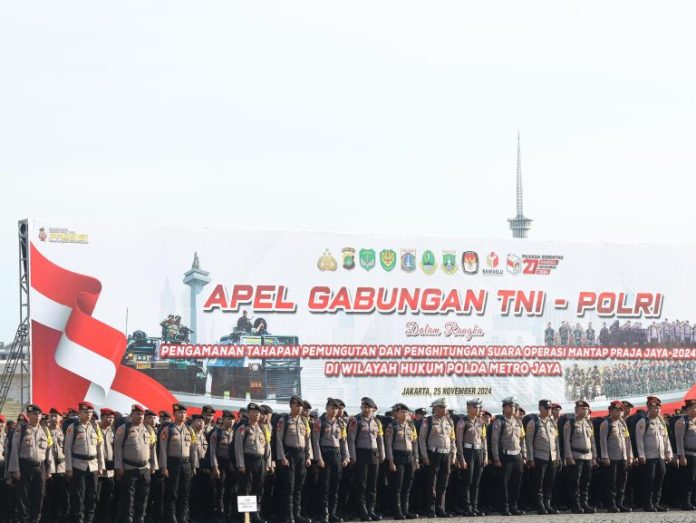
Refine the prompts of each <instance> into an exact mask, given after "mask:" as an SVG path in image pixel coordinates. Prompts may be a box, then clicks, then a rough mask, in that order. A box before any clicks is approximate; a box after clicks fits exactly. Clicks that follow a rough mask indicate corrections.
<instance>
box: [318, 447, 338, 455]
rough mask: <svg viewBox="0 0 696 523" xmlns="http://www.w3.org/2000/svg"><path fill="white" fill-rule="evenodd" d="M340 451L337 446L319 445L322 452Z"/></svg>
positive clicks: (334, 452) (332, 452)
mask: <svg viewBox="0 0 696 523" xmlns="http://www.w3.org/2000/svg"><path fill="white" fill-rule="evenodd" d="M340 452H341V449H340V448H339V447H321V453H322V454H338V453H340Z"/></svg>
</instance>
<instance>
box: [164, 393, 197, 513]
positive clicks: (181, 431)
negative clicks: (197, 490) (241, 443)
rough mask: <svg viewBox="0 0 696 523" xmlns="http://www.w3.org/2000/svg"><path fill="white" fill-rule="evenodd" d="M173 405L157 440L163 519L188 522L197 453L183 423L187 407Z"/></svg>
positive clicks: (190, 433)
mask: <svg viewBox="0 0 696 523" xmlns="http://www.w3.org/2000/svg"><path fill="white" fill-rule="evenodd" d="M172 409H173V410H174V422H173V423H170V424H169V425H167V426H165V427H163V428H162V431H161V432H160V441H159V466H160V472H161V473H162V478H163V480H164V521H165V523H188V520H189V519H188V517H189V495H190V491H191V476H192V475H193V469H194V468H195V467H196V466H197V465H198V463H197V461H198V460H197V455H196V453H195V452H194V451H193V450H192V449H193V446H194V444H195V435H194V433H193V429H191V427H189V426H187V425H186V407H185V406H183V405H181V404H180V403H175V404H174V405H173V406H172ZM192 460H193V462H192Z"/></svg>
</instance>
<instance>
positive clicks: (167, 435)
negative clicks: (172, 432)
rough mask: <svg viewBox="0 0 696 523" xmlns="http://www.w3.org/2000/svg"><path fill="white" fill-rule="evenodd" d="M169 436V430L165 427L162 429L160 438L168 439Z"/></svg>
mask: <svg viewBox="0 0 696 523" xmlns="http://www.w3.org/2000/svg"><path fill="white" fill-rule="evenodd" d="M168 437H169V430H167V429H165V430H163V431H162V434H160V438H162V439H167V438H168Z"/></svg>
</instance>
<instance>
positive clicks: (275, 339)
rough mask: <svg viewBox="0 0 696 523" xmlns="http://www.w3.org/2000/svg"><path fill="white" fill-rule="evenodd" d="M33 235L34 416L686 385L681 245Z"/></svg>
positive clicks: (695, 357)
mask: <svg viewBox="0 0 696 523" xmlns="http://www.w3.org/2000/svg"><path fill="white" fill-rule="evenodd" d="M30 238H31V254H30V283H31V293H30V311H31V320H32V329H31V347H32V355H31V357H32V399H33V400H34V401H35V402H37V403H39V404H41V405H45V406H49V405H53V406H57V407H59V408H65V407H68V406H73V405H75V404H76V403H77V402H78V401H80V400H82V399H87V400H90V401H92V402H94V403H96V404H97V405H108V406H110V407H113V408H117V409H123V410H127V409H128V408H129V405H130V404H131V403H133V402H139V403H143V404H145V405H147V406H148V407H150V408H153V409H160V408H169V407H170V405H171V403H172V402H174V401H176V400H178V401H182V402H185V403H188V404H190V405H194V406H195V405H198V406H200V405H203V404H213V405H216V406H218V407H224V406H228V407H232V408H234V407H239V406H242V405H244V404H246V403H247V402H248V401H250V400H256V401H259V402H263V403H268V404H270V405H285V404H286V403H287V400H288V398H289V397H290V396H291V395H293V394H300V395H302V396H303V397H305V398H306V399H308V400H309V401H310V402H312V403H313V404H316V405H317V406H321V405H323V402H324V401H325V398H326V397H327V396H331V397H338V398H342V399H343V400H344V401H345V402H346V403H347V405H348V407H349V410H350V411H354V410H355V409H356V408H357V406H358V405H359V403H360V398H361V397H362V396H370V397H372V398H373V399H375V401H376V402H377V403H378V405H379V407H380V409H382V410H387V409H388V408H389V407H390V406H391V405H392V404H394V403H396V402H401V401H402V402H404V403H406V404H407V405H409V406H410V407H412V408H416V407H420V406H428V405H429V404H430V403H431V402H432V401H433V400H434V399H436V398H439V397H443V396H444V397H446V398H447V400H448V401H449V403H450V405H451V406H452V407H453V408H454V409H463V408H464V406H465V403H466V400H467V399H469V398H471V397H481V398H482V399H483V400H484V403H485V405H486V406H487V407H488V408H490V409H491V410H495V409H496V408H497V406H498V405H500V400H501V399H502V398H504V397H506V396H510V395H514V396H515V397H517V398H518V399H519V401H520V403H521V404H522V405H523V406H525V407H527V408H534V407H535V405H536V403H537V401H538V400H539V399H541V398H545V399H551V400H553V401H557V402H559V403H561V404H563V405H565V406H570V405H571V404H572V403H573V402H574V401H575V400H577V399H580V398H583V399H586V400H589V401H590V402H591V404H592V405H593V408H595V409H597V410H604V409H605V408H606V405H607V404H608V401H609V400H610V399H614V398H621V399H629V398H635V401H636V402H638V403H640V402H641V401H642V400H644V398H645V396H646V395H648V394H657V395H659V396H661V397H662V398H663V401H664V402H670V401H672V402H681V400H682V399H683V398H684V397H685V395H687V394H688V393H689V390H690V389H691V388H692V387H693V386H694V383H696V321H695V320H696V308H695V307H694V289H696V276H694V274H695V272H694V267H696V247H693V246H655V245H643V244H641V245H619V244H613V245H612V244H593V243H565V242H536V241H529V240H480V239H465V238H443V237H418V236H412V237H411V236H409V237H402V236H380V235H373V234H362V235H347V234H335V233H310V232H287V231H255V230H224V229H213V228H167V227H142V226H137V227H135V226H123V225H103V224H90V223H60V222H56V221H32V220H30ZM638 403H637V404H638Z"/></svg>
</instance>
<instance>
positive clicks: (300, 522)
mask: <svg viewBox="0 0 696 523" xmlns="http://www.w3.org/2000/svg"><path fill="white" fill-rule="evenodd" d="M295 523H312V520H311V519H309V518H306V517H304V516H303V515H302V514H300V513H299V512H298V513H297V514H295Z"/></svg>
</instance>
